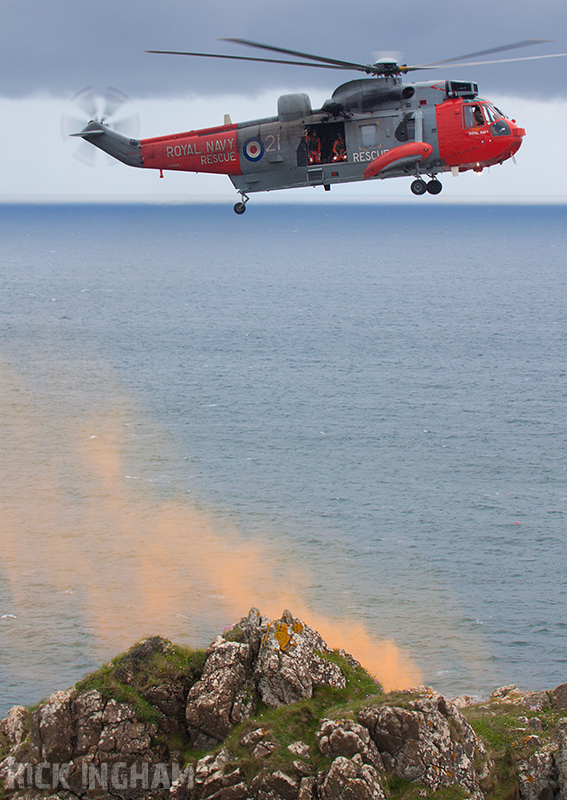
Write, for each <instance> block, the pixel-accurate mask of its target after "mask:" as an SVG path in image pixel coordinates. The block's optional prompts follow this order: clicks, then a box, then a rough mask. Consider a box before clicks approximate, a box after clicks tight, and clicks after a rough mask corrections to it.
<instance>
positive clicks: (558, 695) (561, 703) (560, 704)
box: [551, 683, 567, 709]
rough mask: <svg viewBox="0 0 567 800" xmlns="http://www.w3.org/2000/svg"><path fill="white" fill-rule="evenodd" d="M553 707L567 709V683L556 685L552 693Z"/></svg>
mask: <svg viewBox="0 0 567 800" xmlns="http://www.w3.org/2000/svg"><path fill="white" fill-rule="evenodd" d="M551 703H552V705H553V708H558V709H567V683H560V684H559V686H556V687H555V689H554V690H553V693H552V695H551Z"/></svg>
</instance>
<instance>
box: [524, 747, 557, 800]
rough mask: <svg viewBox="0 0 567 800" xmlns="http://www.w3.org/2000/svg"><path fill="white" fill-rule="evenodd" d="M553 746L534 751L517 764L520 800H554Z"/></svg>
mask: <svg viewBox="0 0 567 800" xmlns="http://www.w3.org/2000/svg"><path fill="white" fill-rule="evenodd" d="M554 750H555V745H553V746H552V747H549V748H542V749H541V750H538V751H536V752H535V753H534V754H533V755H531V756H530V758H528V759H521V760H520V761H519V763H518V779H519V790H520V798H521V800H554V798H555V792H556V791H557V789H558V786H559V784H558V777H559V776H558V771H557V766H556V763H555V758H554Z"/></svg>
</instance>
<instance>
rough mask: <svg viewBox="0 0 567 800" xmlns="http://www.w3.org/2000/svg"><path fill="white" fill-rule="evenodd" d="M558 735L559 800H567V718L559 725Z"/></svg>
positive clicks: (562, 719) (560, 721)
mask: <svg viewBox="0 0 567 800" xmlns="http://www.w3.org/2000/svg"><path fill="white" fill-rule="evenodd" d="M556 735H557V751H556V753H555V766H556V767H557V782H558V784H559V795H558V798H557V800H567V717H562V718H561V719H560V720H559V722H558V723H557V734H556Z"/></svg>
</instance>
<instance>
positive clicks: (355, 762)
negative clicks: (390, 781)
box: [317, 756, 385, 800]
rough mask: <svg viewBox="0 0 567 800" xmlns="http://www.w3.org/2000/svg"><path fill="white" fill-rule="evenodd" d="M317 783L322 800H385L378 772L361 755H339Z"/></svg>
mask: <svg viewBox="0 0 567 800" xmlns="http://www.w3.org/2000/svg"><path fill="white" fill-rule="evenodd" d="M317 783H318V792H319V797H320V798H321V800H385V795H384V792H383V790H382V785H381V783H380V779H379V777H378V773H377V772H376V770H375V769H374V767H371V766H368V765H366V764H362V759H361V758H360V756H356V757H355V758H354V759H352V760H351V759H348V758H345V757H344V756H338V758H335V760H334V761H333V763H332V764H331V767H330V769H328V770H327V771H326V772H324V773H323V774H322V775H321V776H320V777H319V778H318V781H317Z"/></svg>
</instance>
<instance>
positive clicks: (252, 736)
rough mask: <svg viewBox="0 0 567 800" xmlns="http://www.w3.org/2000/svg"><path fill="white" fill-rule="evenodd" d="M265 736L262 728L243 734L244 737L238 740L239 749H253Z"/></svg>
mask: <svg viewBox="0 0 567 800" xmlns="http://www.w3.org/2000/svg"><path fill="white" fill-rule="evenodd" d="M265 734H266V731H265V730H264V728H255V729H254V730H253V731H250V732H249V733H246V734H244V736H242V737H241V739H240V746H241V747H254V745H256V744H258V742H260V741H261V740H262V739H263V738H264V736H265Z"/></svg>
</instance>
